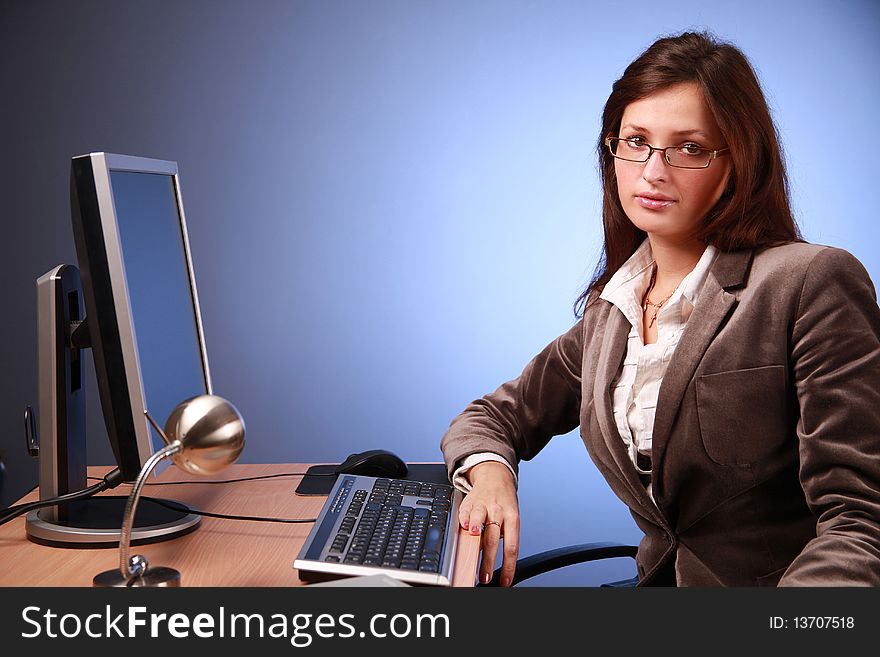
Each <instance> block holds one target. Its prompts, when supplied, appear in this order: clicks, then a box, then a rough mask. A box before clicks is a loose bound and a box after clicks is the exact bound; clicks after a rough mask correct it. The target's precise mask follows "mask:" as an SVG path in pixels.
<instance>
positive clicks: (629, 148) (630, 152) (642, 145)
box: [605, 137, 730, 169]
mask: <svg viewBox="0 0 880 657" xmlns="http://www.w3.org/2000/svg"><path fill="white" fill-rule="evenodd" d="M605 145H606V146H608V150H609V152H610V153H611V154H612V155H613V156H614V157H616V158H617V159H618V160H626V161H627V162H647V161H648V159H649V158H650V157H651V153H653V152H654V151H660V152H661V153H663V158H664V159H665V160H666V163H667V164H668V165H669V166H671V167H676V168H678V169H705V168H707V167H708V166H709V165H710V164H712V160H714V159H715V158H716V157H718V155H719V154H721V153H723V152H724V151H728V150H730V149H729V148H719V149H718V150H714V151H712V150H709V149H708V148H700V147H699V146H697V145H695V144H682V145H681V146H667V147H666V148H654V147H653V146H651V144H649V143H647V142H645V141H642V139H641V138H640V137H639V138H630V139H622V138H620V137H606V138H605Z"/></svg>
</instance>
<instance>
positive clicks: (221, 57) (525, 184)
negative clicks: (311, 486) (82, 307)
mask: <svg viewBox="0 0 880 657" xmlns="http://www.w3.org/2000/svg"><path fill="white" fill-rule="evenodd" d="M686 28H698V29H702V28H708V29H711V30H713V31H714V32H715V33H716V34H717V35H719V36H721V37H723V38H728V39H730V40H732V41H734V42H735V43H737V44H738V45H739V46H740V47H741V48H742V49H743V50H744V51H745V53H746V54H747V55H748V56H749V57H750V59H751V60H752V62H753V64H754V65H755V67H756V69H757V71H758V73H759V76H760V78H761V81H762V83H763V85H764V88H765V91H766V93H767V96H768V99H769V101H770V104H771V107H772V110H773V113H774V116H775V118H776V120H777V123H778V126H779V129H780V132H781V136H782V141H783V144H784V147H785V149H786V153H787V157H788V160H789V163H790V175H791V181H792V195H793V198H794V207H795V211H796V213H797V217H798V220H799V221H800V224H801V226H802V228H803V230H804V234H805V236H806V237H807V239H809V240H811V241H815V242H820V243H825V244H832V245H835V246H840V247H843V248H846V249H848V250H850V251H851V252H852V253H854V254H855V255H856V256H857V257H858V258H859V259H861V260H862V262H863V263H864V264H865V266H866V267H867V269H868V271H869V273H870V274H871V275H872V278H873V279H874V280H875V281H878V280H880V251H878V238H880V229H878V216H877V214H878V213H877V209H876V206H877V203H876V198H875V197H874V192H875V191H876V180H875V177H876V176H875V172H876V168H877V157H876V152H875V151H876V147H875V141H876V140H875V130H876V121H877V107H878V101H880V76H878V75H877V64H878V61H880V57H878V55H880V42H878V40H877V38H876V35H877V34H878V32H880V8H878V4H877V3H876V2H872V1H869V0H864V1H855V0H849V1H841V2H816V1H812V2H811V1H803V0H801V1H792V2H767V1H766V0H763V1H761V2H753V1H747V2H740V3H717V6H716V5H713V6H711V7H710V6H707V3H705V2H704V1H699V0H697V1H685V0H679V1H676V2H666V3H661V4H658V3H655V2H645V1H642V0H633V1H631V2H628V3H625V4H615V3H604V2H602V3H599V2H587V1H580V2H562V1H557V2H527V1H507V2H500V1H489V0H486V1H482V2H463V1H459V2H440V1H425V2H403V1H390V0H381V1H374V2H354V1H352V2H341V1H326V0H324V1H315V2H312V1H274V2H273V1H267V0H263V1H260V2H244V1H237V2H232V1H226V2H216V1H211V2H207V1H205V2H196V1H187V2H164V1H163V2H159V1H155V0H153V1H150V2H143V1H139V2H95V1H85V2H39V1H38V2H24V1H21V0H18V1H12V2H8V1H7V2H4V3H3V4H2V5H0V82H2V88H3V89H4V99H3V102H2V105H0V107H2V109H0V113H2V121H0V130H2V137H3V138H2V143H3V145H4V149H5V154H4V157H3V158H0V185H2V197H3V200H4V203H3V214H2V217H0V221H2V227H3V232H4V235H3V239H2V240H0V250H2V251H0V256H2V257H0V275H2V278H0V280H2V281H3V283H2V284H3V290H4V305H5V310H6V313H5V314H6V317H5V321H4V322H3V324H2V326H3V328H2V337H3V340H2V345H3V346H2V354H3V358H2V360H3V367H2V368H0V377H2V378H0V381H2V395H0V411H2V414H0V421H2V425H0V426H2V431H0V457H2V458H3V460H4V461H5V463H6V465H7V475H6V483H5V485H4V486H3V488H2V489H0V502H2V504H8V503H10V502H11V501H12V500H14V499H16V498H17V497H18V496H20V495H21V494H23V493H24V492H25V491H26V490H27V489H28V488H29V487H30V486H32V485H34V484H35V483H36V479H37V468H36V463H35V462H31V461H30V460H29V459H28V457H27V456H26V455H25V453H24V448H23V446H22V438H21V433H20V432H21V412H22V410H23V408H24V406H25V404H27V403H34V402H35V398H36V351H35V333H36V331H35V322H36V308H35V294H34V292H35V289H34V281H35V279H36V278H37V277H38V276H40V275H41V274H43V273H44V272H46V271H47V270H48V269H50V268H51V267H53V266H54V265H56V264H58V263H62V262H75V261H76V260H75V251H74V247H73V239H72V232H71V228H70V217H69V197H68V176H69V167H70V158H71V157H73V156H75V155H79V154H82V153H86V152H89V151H98V150H105V151H109V152H117V153H125V154H131V155H141V156H145V157H155V158H161V159H169V160H176V161H177V162H178V163H179V166H180V177H181V186H182V191H183V197H184V204H185V208H186V212H187V221H188V226H189V236H190V242H191V246H192V254H193V261H194V266H195V271H196V277H197V281H198V286H199V293H200V297H201V304H202V315H203V319H204V326H205V336H206V341H207V349H208V356H209V359H210V363H211V370H212V375H213V383H214V388H215V391H216V392H217V393H218V394H220V395H223V396H225V397H227V398H229V399H230V400H232V401H233V402H234V403H235V404H236V405H237V406H238V407H239V408H240V410H241V411H242V413H243V415H244V417H245V419H246V421H247V427H248V442H247V447H246V449H245V452H244V454H243V455H242V459H241V460H242V461H245V462H292V461H300V462H334V461H338V460H341V459H342V458H344V457H345V456H346V455H347V454H349V453H350V452H352V451H361V450H363V449H370V448H377V447H381V448H387V449H391V450H393V451H395V452H397V453H398V454H400V455H401V456H402V457H403V458H405V459H407V460H437V459H439V458H440V452H439V446H438V443H439V440H440V437H441V436H442V434H443V433H444V431H445V429H446V427H447V426H448V424H449V421H450V420H451V419H452V417H454V416H455V415H456V414H457V413H458V412H459V411H460V410H461V409H462V408H463V407H464V406H465V405H466V404H467V403H468V402H469V401H471V400H472V399H474V398H476V397H479V396H481V395H482V394H484V393H486V392H488V391H491V390H493V389H494V388H495V387H496V386H497V385H498V384H500V383H501V382H503V381H505V380H507V379H509V378H512V377H514V376H516V375H517V374H518V373H519V371H520V370H521V368H522V366H523V365H524V364H525V363H526V362H527V361H528V360H529V359H530V358H531V357H532V356H533V355H534V354H535V353H537V352H538V351H539V350H540V349H541V348H542V347H543V346H544V345H545V344H546V343H547V342H549V341H550V340H551V339H553V338H554V337H555V336H556V335H558V334H560V333H562V332H563V331H565V330H566V329H567V328H568V327H569V326H570V325H571V324H572V322H573V316H572V313H571V305H572V302H573V301H574V299H575V298H576V297H577V295H578V292H579V291H580V289H581V288H582V286H583V284H584V283H585V282H586V281H587V279H588V278H589V275H590V273H591V272H592V270H593V268H594V266H595V263H596V259H597V257H598V255H599V252H600V247H601V233H600V217H599V209H600V192H599V187H598V177H597V172H596V165H597V163H596V155H595V153H594V143H595V141H596V139H597V136H598V130H599V117H600V114H601V110H602V106H603V104H604V102H605V100H606V98H607V96H608V93H609V92H610V88H611V84H612V82H613V81H614V80H615V79H616V78H617V77H619V76H620V74H621V73H622V72H623V69H624V68H625V66H626V64H627V63H629V62H630V61H631V60H632V59H633V58H634V57H636V56H637V55H638V54H639V53H640V52H641V51H642V50H643V49H644V48H645V47H647V46H648V45H649V44H650V43H651V42H652V41H653V40H654V39H655V38H657V37H658V36H660V35H663V34H666V33H670V32H678V31H681V30H683V29H686ZM854 144H858V147H857V148H855V149H853V150H852V152H847V148H848V147H849V146H851V145H854ZM87 376H88V377H89V378H88V381H89V383H90V385H91V388H90V390H89V394H90V402H89V413H90V420H89V428H90V433H91V436H90V449H91V453H90V454H91V455H90V462H92V463H99V462H105V463H106V462H109V459H110V452H109V448H108V447H107V446H106V444H105V438H104V436H103V435H102V431H103V429H102V425H101V420H100V411H99V406H98V401H97V392H96V389H95V386H94V383H93V380H92V379H93V378H94V375H93V374H91V373H87ZM520 491H521V512H522V524H523V536H522V546H521V554H529V553H532V552H535V551H538V550H542V549H546V548H550V547H555V546H559V545H563V544H567V543H573V542H582V541H586V540H621V541H636V540H638V535H639V532H638V530H637V529H636V527H635V525H634V523H633V522H632V520H631V518H630V517H629V514H628V512H627V511H626V509H625V508H624V507H623V506H622V505H621V504H620V503H619V502H618V501H617V500H616V498H614V497H613V496H612V495H611V493H610V492H609V491H608V490H607V486H606V485H605V483H604V481H603V480H602V479H601V477H600V476H599V475H598V473H597V472H596V471H595V468H594V467H593V466H592V464H591V462H590V461H589V458H588V456H587V454H586V452H585V450H584V448H583V445H582V443H581V440H580V438H579V437H578V435H577V434H576V433H572V434H570V435H567V436H563V437H560V438H557V439H555V440H554V441H552V442H551V444H550V445H549V446H548V447H547V449H546V450H545V451H544V452H542V453H541V455H540V456H539V457H538V458H537V459H535V460H534V461H533V462H530V463H524V464H523V467H522V471H521V483H520ZM574 570H577V571H578V572H577V573H572V572H571V569H570V570H569V572H568V573H565V574H561V575H557V576H548V577H547V578H544V579H541V580H536V583H538V584H568V583H571V582H573V581H576V582H577V583H580V584H590V583H596V582H600V581H606V580H608V579H615V578H617V577H618V576H620V577H624V576H629V575H631V574H632V566H631V563H630V564H626V563H623V564H620V565H616V564H601V565H593V566H587V567H578V568H576V569H574ZM572 578H577V579H576V580H575V579H572Z"/></svg>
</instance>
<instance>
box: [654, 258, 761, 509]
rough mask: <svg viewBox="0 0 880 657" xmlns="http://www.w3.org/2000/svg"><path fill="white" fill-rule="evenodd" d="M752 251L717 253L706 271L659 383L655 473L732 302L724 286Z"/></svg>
mask: <svg viewBox="0 0 880 657" xmlns="http://www.w3.org/2000/svg"><path fill="white" fill-rule="evenodd" d="M753 253H754V251H753V250H751V249H750V250H748V251H732V252H728V253H723V252H722V253H719V254H718V257H717V259H716V260H715V263H714V264H713V265H712V268H711V269H710V270H709V275H708V277H707V278H706V283H705V286H704V287H703V290H702V292H701V293H700V298H699V300H698V301H697V304H696V306H694V310H693V313H692V314H691V316H690V318H689V319H688V322H687V325H686V326H685V329H684V333H683V334H682V336H681V339H680V340H679V342H678V346H677V347H676V348H675V353H673V355H672V359H671V360H670V361H669V365H668V367H667V369H666V374H665V375H664V376H663V382H662V383H661V384H660V392H659V395H658V398H657V409H656V413H655V415H654V432H653V436H652V447H651V456H652V461H653V464H654V471H655V472H658V471H659V468H660V465H661V464H662V462H663V457H664V455H665V453H666V446H667V444H668V442H669V440H670V435H669V433H670V431H671V429H672V423H673V421H674V420H675V417H676V416H677V415H678V409H679V406H681V402H682V399H683V397H684V393H685V391H686V390H687V387H688V384H689V383H690V381H691V379H692V378H693V376H694V372H695V371H696V369H697V365H698V364H699V362H700V360H701V359H702V357H703V354H704V353H705V352H706V349H707V348H708V347H709V344H710V343H711V342H712V339H713V338H714V337H715V334H716V333H717V332H718V328H719V326H720V325H721V323H722V322H723V321H724V319H725V318H726V317H727V315H728V314H729V313H730V311H731V310H732V309H733V307H734V306H735V305H736V296H734V295H733V294H730V293H729V292H727V289H726V288H731V287H738V286H740V285H742V284H743V282H744V280H745V277H746V273H747V271H748V268H749V266H750V265H751V261H752V255H753ZM656 492H657V491H656V490H655V493H656Z"/></svg>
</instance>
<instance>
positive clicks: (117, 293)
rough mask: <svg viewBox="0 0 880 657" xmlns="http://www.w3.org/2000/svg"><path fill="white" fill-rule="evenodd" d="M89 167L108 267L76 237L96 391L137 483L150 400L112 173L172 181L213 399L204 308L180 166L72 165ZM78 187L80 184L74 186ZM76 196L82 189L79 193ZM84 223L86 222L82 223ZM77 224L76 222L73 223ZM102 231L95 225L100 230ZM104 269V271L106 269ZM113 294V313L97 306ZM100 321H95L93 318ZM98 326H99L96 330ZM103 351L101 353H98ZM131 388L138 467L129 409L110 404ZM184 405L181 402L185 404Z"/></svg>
mask: <svg viewBox="0 0 880 657" xmlns="http://www.w3.org/2000/svg"><path fill="white" fill-rule="evenodd" d="M86 162H87V163H88V166H89V169H90V171H91V174H92V179H93V184H94V191H95V194H96V198H95V201H96V203H97V214H98V218H99V222H100V223H99V228H100V232H101V236H100V238H101V242H102V244H103V252H104V253H103V256H104V260H105V262H104V263H95V262H93V261H94V260H95V258H100V257H101V254H100V253H96V252H95V251H94V249H90V248H88V246H87V245H86V244H84V243H83V244H82V245H81V241H83V240H84V238H83V237H82V236H81V235H76V233H77V229H76V227H75V230H74V233H75V237H76V238H77V239H76V241H77V256H78V259H79V263H80V270H81V271H82V274H83V288H84V290H83V292H84V294H83V296H84V297H85V302H86V317H87V321H89V331H90V334H91V336H92V351H93V352H94V356H95V359H94V360H95V370H96V375H97V378H98V388H99V394H100V397H101V405H102V407H103V411H104V419H105V424H106V425H107V432H108V438H109V439H110V442H111V444H112V447H113V451H114V456H115V457H116V460H117V464H118V465H119V467H120V469H121V470H122V472H123V476H124V477H125V478H126V480H133V479H134V478H136V477H137V475H138V473H139V471H140V468H141V467H142V466H143V465H144V463H146V461H147V459H148V458H149V457H150V456H151V455H152V454H153V451H154V445H153V442H152V439H151V436H152V431H153V430H152V428H151V427H150V424H149V421H148V420H147V418H146V416H145V414H144V410H148V409H147V405H146V398H145V393H144V383H143V377H142V373H141V366H140V355H139V353H138V348H137V344H138V343H137V331H136V329H135V324H134V320H133V317H132V311H131V296H130V294H129V284H128V277H127V276H126V269H125V258H124V255H123V250H122V243H121V240H120V233H119V220H118V217H117V212H116V203H115V199H114V195H113V185H112V181H111V172H114V171H125V172H134V173H151V174H160V175H166V176H169V177H170V178H171V180H172V183H173V190H174V196H175V202H176V205H177V216H178V218H179V222H180V224H179V226H180V234H181V244H182V246H183V254H184V260H185V263H186V270H187V276H188V280H189V286H190V294H191V297H192V302H193V312H194V322H195V327H196V336H197V340H198V345H199V353H200V357H201V363H202V373H203V375H204V384H205V391H206V392H207V393H208V394H213V386H212V383H211V373H210V367H209V365H208V356H207V349H206V347H205V338H204V328H203V325H202V316H201V315H202V314H201V306H200V304H199V296H198V289H197V287H196V279H195V273H194V270H193V264H192V255H191V251H190V246H189V233H188V231H187V225H186V215H185V213H184V208H183V196H182V194H181V189H180V177H179V173H178V166H177V163H176V162H173V161H170V160H159V159H152V158H144V157H136V156H131V155H120V154H115V153H105V152H97V153H89V154H88V155H83V156H79V157H76V158H73V166H74V168H76V167H77V166H81V165H82V164H85V163H86ZM75 184H78V183H75ZM77 191H78V193H81V192H82V191H83V190H81V189H79V187H78V189H77ZM78 204H79V207H78V208H76V209H75V212H81V211H82V202H81V201H79V202H78ZM79 221H80V222H84V221H85V219H83V218H80V219H79ZM74 223H76V219H74ZM97 227H98V226H93V228H97ZM96 264H98V266H99V268H100V269H102V270H105V271H106V274H107V275H106V279H105V280H103V281H99V280H98V279H96V278H95V272H94V271H93V269H94V268H95V265H96ZM105 268H106V269H105ZM107 285H109V289H110V292H111V295H112V308H109V307H107V305H108V304H106V303H104V304H101V303H98V302H97V300H96V294H99V293H100V294H101V295H102V296H104V297H106V294H107V290H106V289H103V290H101V291H99V290H98V289H97V287H96V286H105V287H106V286H107ZM93 317H94V318H95V320H97V321H96V322H95V321H94V320H92V318H93ZM96 324H97V325H96ZM111 325H112V326H115V328H116V331H115V333H116V335H118V342H119V344H118V348H119V353H118V354H117V355H116V356H114V358H118V357H121V360H122V371H118V363H117V362H115V361H114V362H113V363H111V364H108V363H107V362H106V360H105V359H106V357H107V356H108V353H107V352H108V347H110V345H108V344H107V341H108V340H113V336H112V333H114V331H110V332H109V333H110V335H108V329H109V328H112V326H111ZM99 351H100V353H99ZM123 379H124V385H125V387H126V389H127V398H128V406H127V408H128V411H127V412H128V413H130V414H131V425H129V426H133V431H134V434H135V443H136V451H137V460H138V463H137V468H136V470H137V471H135V467H134V466H135V464H134V463H133V462H132V461H131V460H130V458H131V454H130V453H129V451H130V447H131V446H130V445H129V446H126V445H124V444H122V442H123V441H124V440H126V438H125V437H124V436H120V435H119V432H120V431H125V429H124V427H123V428H120V421H121V422H122V424H123V425H128V424H129V422H128V418H125V417H123V418H120V417H119V416H118V414H119V413H120V412H123V413H125V412H126V409H125V408H117V407H116V406H118V405H119V404H118V403H115V402H114V401H113V399H112V391H111V388H112V387H113V386H114V385H120V384H122V383H123ZM181 401H183V400H181ZM155 419H156V421H157V422H159V424H160V425H161V424H163V423H164V422H165V419H166V418H155Z"/></svg>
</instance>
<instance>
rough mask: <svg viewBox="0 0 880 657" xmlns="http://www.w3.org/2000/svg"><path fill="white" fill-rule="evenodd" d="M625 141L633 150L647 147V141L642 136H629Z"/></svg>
mask: <svg viewBox="0 0 880 657" xmlns="http://www.w3.org/2000/svg"><path fill="white" fill-rule="evenodd" d="M623 143H624V144H626V146H627V147H628V148H631V149H633V150H641V149H643V148H644V147H645V143H646V142H645V140H644V138H642V137H627V138H626V139H624V140H623Z"/></svg>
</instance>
